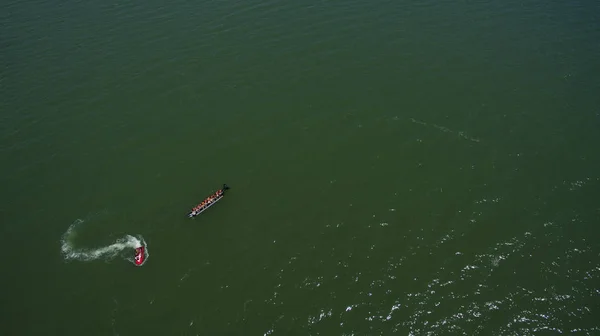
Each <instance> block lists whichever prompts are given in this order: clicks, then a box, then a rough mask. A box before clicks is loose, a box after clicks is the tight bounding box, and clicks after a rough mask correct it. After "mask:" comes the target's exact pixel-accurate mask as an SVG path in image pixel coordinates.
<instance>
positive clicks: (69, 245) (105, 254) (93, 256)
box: [61, 219, 150, 263]
mask: <svg viewBox="0 0 600 336" xmlns="http://www.w3.org/2000/svg"><path fill="white" fill-rule="evenodd" d="M83 222H84V221H83V220H81V219H78V220H76V221H75V222H74V223H73V224H71V226H69V228H68V229H67V231H66V232H65V233H64V234H63V236H62V239H61V251H62V254H63V256H64V258H65V260H79V261H92V260H98V259H102V260H110V259H113V258H115V257H118V256H121V257H122V258H123V259H125V260H127V261H130V262H132V263H133V262H134V260H133V257H134V250H135V249H136V248H138V247H141V246H143V247H144V253H145V258H144V263H145V262H146V260H148V257H149V256H150V253H149V252H148V246H147V244H146V241H145V240H144V238H143V237H142V236H138V237H134V236H131V235H125V236H124V237H122V238H119V239H117V240H116V241H115V242H114V243H113V244H111V245H108V246H103V247H98V248H92V249H85V248H81V249H76V248H75V247H74V244H73V240H74V239H75V237H76V236H77V234H76V232H75V229H76V228H77V226H79V225H81V224H82V223H83ZM124 251H126V252H127V253H125V252H124Z"/></svg>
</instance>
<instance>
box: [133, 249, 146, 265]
mask: <svg viewBox="0 0 600 336" xmlns="http://www.w3.org/2000/svg"><path fill="white" fill-rule="evenodd" d="M144 261H146V254H145V251H144V247H143V246H140V247H136V248H135V256H134V257H133V262H134V263H135V265H136V266H142V264H143V263H144Z"/></svg>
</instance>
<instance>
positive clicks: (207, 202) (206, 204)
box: [188, 184, 229, 218]
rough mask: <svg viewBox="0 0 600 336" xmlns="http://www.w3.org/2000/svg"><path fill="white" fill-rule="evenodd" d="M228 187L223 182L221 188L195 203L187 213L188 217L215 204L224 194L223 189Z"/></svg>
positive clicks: (196, 214)
mask: <svg viewBox="0 0 600 336" xmlns="http://www.w3.org/2000/svg"><path fill="white" fill-rule="evenodd" d="M228 189H229V186H227V184H223V188H221V189H219V190H217V191H216V192H215V193H214V194H212V195H210V196H208V197H207V198H205V199H204V201H202V203H200V204H198V205H196V206H195V207H194V208H193V209H192V211H190V213H189V214H188V217H190V218H192V217H196V216H198V215H199V214H201V213H203V212H204V211H205V210H206V209H208V208H210V207H211V206H213V205H215V203H217V202H218V201H220V200H221V199H222V198H223V197H224V196H225V191H226V190H228Z"/></svg>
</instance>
